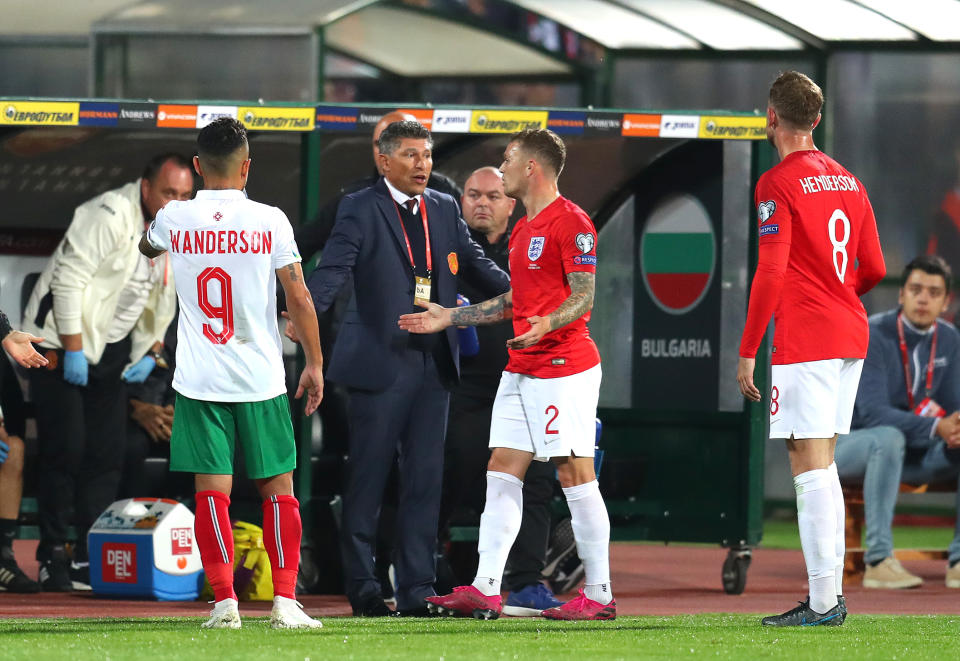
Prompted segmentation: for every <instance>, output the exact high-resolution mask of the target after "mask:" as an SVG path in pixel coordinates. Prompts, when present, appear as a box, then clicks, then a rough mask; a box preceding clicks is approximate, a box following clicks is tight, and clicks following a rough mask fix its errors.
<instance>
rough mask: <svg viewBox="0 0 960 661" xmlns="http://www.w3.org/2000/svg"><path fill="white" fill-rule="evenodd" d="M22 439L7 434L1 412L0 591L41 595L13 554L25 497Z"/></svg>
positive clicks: (37, 586) (38, 585)
mask: <svg viewBox="0 0 960 661" xmlns="http://www.w3.org/2000/svg"><path fill="white" fill-rule="evenodd" d="M23 456H24V449H23V439H22V438H20V437H19V436H13V435H12V434H8V433H7V429H6V427H4V426H3V412H2V411H0V592H21V593H25V592H40V584H39V583H37V582H36V581H32V580H30V579H29V578H27V575H26V574H24V573H23V571H22V570H21V569H20V566H19V565H18V564H17V560H16V558H15V557H14V555H13V540H14V538H15V537H16V536H17V528H18V526H19V522H18V518H19V516H20V499H21V497H22V496H23Z"/></svg>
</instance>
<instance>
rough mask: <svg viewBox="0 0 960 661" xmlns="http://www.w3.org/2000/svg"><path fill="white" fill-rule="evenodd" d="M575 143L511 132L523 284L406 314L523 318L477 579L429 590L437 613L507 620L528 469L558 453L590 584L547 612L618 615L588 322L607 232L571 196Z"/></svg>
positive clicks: (415, 325)
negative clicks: (507, 587) (569, 169)
mask: <svg viewBox="0 0 960 661" xmlns="http://www.w3.org/2000/svg"><path fill="white" fill-rule="evenodd" d="M565 159H566V147H565V145H564V144H563V141H562V140H561V139H560V138H559V137H558V136H557V135H556V134H555V133H553V132H552V131H549V130H546V129H532V130H527V131H521V132H520V133H517V134H515V135H513V136H512V137H511V138H510V142H509V144H508V145H507V149H506V151H505V152H504V158H503V164H502V165H501V166H500V172H501V173H502V174H503V188H504V192H505V193H506V194H507V195H508V196H510V197H513V198H516V199H519V200H521V201H522V202H523V206H524V208H525V209H526V211H527V215H526V216H524V217H523V218H521V219H520V220H519V221H517V224H516V226H515V227H514V230H513V233H512V234H511V236H510V245H509V249H510V274H511V279H512V288H511V290H510V291H508V292H507V293H505V294H502V295H500V296H497V297H496V298H492V299H490V300H489V301H484V302H483V303H480V304H477V305H471V306H467V307H462V308H443V307H440V306H439V305H436V304H434V303H430V304H429V306H427V307H428V309H427V311H426V312H421V313H417V314H408V315H403V316H402V317H400V321H399V324H400V327H401V328H404V329H406V330H409V331H410V332H413V333H435V332H438V331H440V330H442V329H444V328H447V327H448V326H451V325H458V326H463V325H479V324H489V323H496V322H499V321H503V320H507V319H513V327H514V333H515V337H514V338H513V339H511V340H508V341H507V347H508V349H509V353H510V359H509V362H508V364H507V367H506V369H505V370H504V372H503V376H502V377H501V379H500V386H499V388H498V389H497V396H496V399H495V401H494V404H493V416H492V421H491V425H490V447H491V449H492V452H491V455H490V463H489V464H488V466H487V500H486V506H485V508H484V510H483V516H481V517H480V539H479V543H478V551H479V554H480V561H479V564H478V566H477V576H476V578H475V580H474V582H473V584H472V585H466V586H461V587H458V588H455V589H454V591H453V593H452V594H449V595H444V596H439V597H428V598H427V604H428V608H430V610H431V611H432V612H435V613H441V614H451V615H462V616H467V617H470V616H473V617H477V618H482V619H491V618H496V617H498V616H499V615H500V613H501V610H502V608H501V598H500V580H501V578H502V576H503V569H504V566H505V565H506V562H507V555H508V554H509V552H510V547H512V546H513V542H514V539H516V536H517V532H518V531H519V530H520V519H521V515H522V511H523V498H522V489H523V478H524V476H525V475H526V472H527V467H528V466H529V465H530V462H531V461H533V460H534V459H536V460H539V461H547V460H551V459H552V460H553V462H554V463H555V464H556V466H557V476H558V478H559V480H560V485H561V486H562V487H563V492H564V495H565V496H566V499H567V504H568V505H569V506H570V516H571V519H572V527H573V532H574V537H575V538H576V543H577V552H578V553H579V555H580V559H581V560H582V561H583V567H584V573H585V579H586V585H585V586H584V588H583V589H582V590H580V594H579V595H578V596H577V597H576V598H574V599H571V600H570V601H568V602H567V603H565V604H563V605H562V606H559V607H557V608H551V609H550V610H546V611H544V612H543V616H544V617H547V618H550V619H559V620H611V619H614V618H615V617H616V613H617V606H616V601H614V599H613V592H612V589H611V585H610V560H609V545H610V519H609V517H608V515H607V509H606V505H604V502H603V497H602V496H601V495H600V489H599V486H598V485H597V477H596V474H595V473H594V467H593V452H594V441H595V419H596V414H597V400H598V399H599V396H600V354H599V353H598V352H597V347H596V345H595V344H594V343H593V340H592V339H591V338H590V333H589V331H588V330H587V321H589V319H590V310H591V308H592V307H593V295H594V276H595V272H596V266H597V253H596V246H597V232H596V229H595V228H594V226H593V223H592V222H591V220H590V218H589V216H587V214H586V213H584V211H583V210H582V209H581V208H580V207H578V206H577V205H576V204H574V203H573V202H571V201H570V200H568V199H566V198H564V197H563V196H561V195H560V192H559V190H558V188H557V178H558V177H559V176H560V172H561V171H562V170H563V164H564V160H565Z"/></svg>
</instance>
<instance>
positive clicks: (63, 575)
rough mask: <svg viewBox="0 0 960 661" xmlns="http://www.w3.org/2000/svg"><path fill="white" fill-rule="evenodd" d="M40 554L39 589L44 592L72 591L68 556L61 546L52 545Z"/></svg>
mask: <svg viewBox="0 0 960 661" xmlns="http://www.w3.org/2000/svg"><path fill="white" fill-rule="evenodd" d="M37 555H38V556H40V558H39V559H40V576H39V579H40V589H41V590H43V591H44V592H73V580H72V579H71V578H70V558H68V557H67V551H66V549H65V548H63V547H62V546H54V547H52V548H50V549H49V550H48V551H47V552H45V553H44V554H43V555H40V552H39V551H38V553H37Z"/></svg>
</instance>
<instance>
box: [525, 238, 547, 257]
mask: <svg viewBox="0 0 960 661" xmlns="http://www.w3.org/2000/svg"><path fill="white" fill-rule="evenodd" d="M544 240H545V238H544V237H542V236H532V237H530V245H529V246H527V257H529V258H530V261H531V262H535V261H537V260H538V259H540V255H542V254H543V242H544Z"/></svg>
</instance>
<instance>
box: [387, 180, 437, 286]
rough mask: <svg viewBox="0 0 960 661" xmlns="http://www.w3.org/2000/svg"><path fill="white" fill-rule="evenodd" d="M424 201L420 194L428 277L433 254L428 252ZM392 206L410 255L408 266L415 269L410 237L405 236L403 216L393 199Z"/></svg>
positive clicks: (428, 232)
mask: <svg viewBox="0 0 960 661" xmlns="http://www.w3.org/2000/svg"><path fill="white" fill-rule="evenodd" d="M411 199H413V198H411ZM425 202H426V198H425V197H422V196H421V198H420V218H421V220H422V221H423V238H424V241H425V242H426V253H427V277H428V278H429V277H430V274H431V273H432V272H433V255H432V254H431V253H430V219H429V218H427V205H426V204H425ZM393 206H394V207H395V208H396V210H397V220H399V221H400V231H401V232H403V240H404V242H406V244H407V255H408V256H409V257H410V266H411V267H413V268H414V269H416V268H417V265H416V263H414V261H413V248H411V247H410V237H409V236H407V228H406V227H404V226H403V217H402V216H401V215H400V205H399V204H397V201H396V200H394V201H393ZM411 213H412V212H411Z"/></svg>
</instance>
